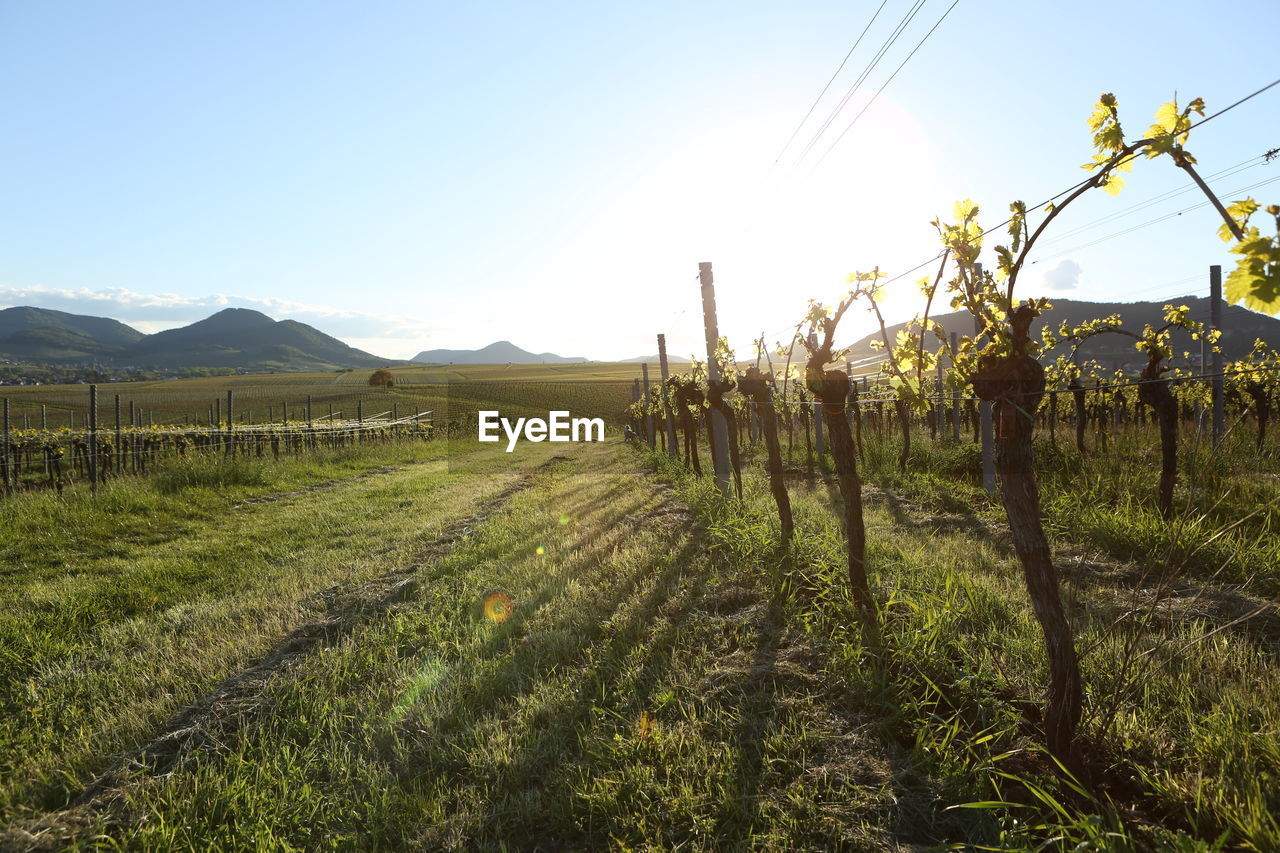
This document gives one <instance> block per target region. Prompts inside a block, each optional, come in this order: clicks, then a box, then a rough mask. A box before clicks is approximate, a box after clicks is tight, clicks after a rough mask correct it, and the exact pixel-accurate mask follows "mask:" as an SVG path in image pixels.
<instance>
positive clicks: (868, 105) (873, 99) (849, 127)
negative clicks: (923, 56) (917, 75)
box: [809, 0, 960, 174]
mask: <svg viewBox="0 0 1280 853" xmlns="http://www.w3.org/2000/svg"><path fill="white" fill-rule="evenodd" d="M959 3H960V0H954V2H952V4H951V5H950V6H948V7H947V11H945V12H943V13H942V17H941V18H939V19H938V22H937V23H936V24H934V25H933V26H932V27H931V28H930V29H929V32H927V33H925V34H924V38H922V39H920V41H919V43H917V44H916V46H915V47H914V48H912V50H911V52H910V53H909V54H907V58H906V59H904V60H902V63H901V64H900V65H899V66H898V67H897V68H895V69H894V71H893V73H892V74H890V75H889V79H888V80H885V81H884V84H883V85H881V86H880V88H879V89H877V90H876V93H875V94H874V95H872V96H871V100H869V101H867V103H866V104H865V105H864V106H863V108H862V109H861V110H859V111H858V114H857V115H856V116H854V117H853V121H851V122H849V124H848V125H847V126H846V127H845V129H844V130H842V131H840V135H839V136H837V137H836V140H835V142H832V143H831V146H830V147H829V148H828V149H827V150H826V151H825V152H823V155H822V156H821V157H819V158H818V162H817V163H814V164H813V168H812V169H810V170H809V174H813V172H814V170H816V169H817V168H818V167H819V166H821V165H822V161H824V160H826V159H827V155H829V154H830V153H831V152H832V151H834V150H835V147H836V146H837V145H839V144H840V140H841V139H844V137H845V134H847V133H848V132H849V131H851V130H853V126H854V125H855V124H857V123H858V119H860V118H862V114H863V113H865V112H866V111H867V110H869V109H871V105H872V104H874V103H875V102H876V98H878V97H880V93H881V92H883V91H884V90H885V87H886V86H888V85H889V84H890V83H892V82H893V78H894V77H897V76H898V72H899V71H901V70H902V66H903V65H906V64H907V63H908V62H910V61H911V57H913V56H915V55H916V51H918V50H919V49H920V48H921V47H923V46H924V43H925V42H926V41H928V40H929V36H931V35H933V32H934V30H936V29H937V28H938V27H940V26H941V25H942V22H943V21H945V20H946V19H947V15H950V14H951V10H952V9H954V8H955V7H956V6H957V5H959Z"/></svg>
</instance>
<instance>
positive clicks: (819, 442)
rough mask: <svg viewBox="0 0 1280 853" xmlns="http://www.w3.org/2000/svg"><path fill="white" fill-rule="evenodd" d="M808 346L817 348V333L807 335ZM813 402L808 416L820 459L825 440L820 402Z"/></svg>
mask: <svg viewBox="0 0 1280 853" xmlns="http://www.w3.org/2000/svg"><path fill="white" fill-rule="evenodd" d="M809 346H810V347H812V348H813V349H815V350H816V349H817V348H818V336H817V334H811V335H809ZM822 367H823V369H826V365H825V364H824V365H823V366H822ZM813 403H814V404H813V405H812V406H810V407H809V417H810V419H811V420H812V421H813V449H814V451H815V452H816V453H817V454H818V458H819V459H821V458H822V455H823V454H824V453H825V452H826V450H827V442H826V439H825V436H824V434H823V431H822V427H823V423H822V421H823V417H822V404H821V403H820V402H818V401H817V400H816V399H815V400H814V401H813Z"/></svg>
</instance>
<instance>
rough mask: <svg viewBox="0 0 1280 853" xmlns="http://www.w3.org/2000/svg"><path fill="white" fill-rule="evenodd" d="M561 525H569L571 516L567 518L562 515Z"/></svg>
mask: <svg viewBox="0 0 1280 853" xmlns="http://www.w3.org/2000/svg"><path fill="white" fill-rule="evenodd" d="M560 523H561V524H568V523H569V516H567V515H562V516H560Z"/></svg>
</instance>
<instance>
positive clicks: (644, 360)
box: [620, 353, 693, 364]
mask: <svg viewBox="0 0 1280 853" xmlns="http://www.w3.org/2000/svg"><path fill="white" fill-rule="evenodd" d="M620 363H621V364H659V363H661V359H659V358H658V354H657V353H654V354H653V355H638V356H636V357H635V358H624V359H623V360H622V361H621V362H620ZM692 363H693V362H691V361H689V359H687V358H681V357H680V356H678V355H671V354H670V353H667V364H692Z"/></svg>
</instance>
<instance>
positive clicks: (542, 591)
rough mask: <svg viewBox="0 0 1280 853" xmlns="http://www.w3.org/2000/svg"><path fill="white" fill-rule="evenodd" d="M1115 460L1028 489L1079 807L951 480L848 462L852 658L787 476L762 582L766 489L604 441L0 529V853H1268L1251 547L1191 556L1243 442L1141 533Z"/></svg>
mask: <svg viewBox="0 0 1280 853" xmlns="http://www.w3.org/2000/svg"><path fill="white" fill-rule="evenodd" d="M1148 438H1149V437H1144V436H1142V435H1140V434H1138V433H1137V432H1135V434H1134V435H1133V436H1132V437H1131V439H1125V440H1124V441H1122V440H1121V439H1119V438H1117V439H1115V443H1114V444H1113V448H1112V449H1113V451H1114V455H1113V456H1102V455H1100V454H1094V455H1091V456H1090V457H1086V458H1085V459H1083V460H1082V459H1079V458H1078V457H1077V458H1075V459H1074V461H1073V460H1072V459H1071V458H1069V457H1070V454H1066V452H1065V451H1064V454H1063V459H1062V460H1061V461H1056V457H1054V456H1052V454H1051V453H1050V452H1049V451H1047V450H1046V451H1043V452H1042V454H1041V456H1042V459H1043V460H1044V463H1043V464H1044V467H1045V471H1044V473H1043V474H1042V477H1043V479H1044V482H1045V493H1046V501H1045V502H1046V507H1047V511H1048V513H1049V518H1048V522H1049V524H1050V527H1051V529H1052V530H1053V531H1054V533H1053V536H1054V540H1055V541H1054V545H1055V549H1056V555H1057V558H1058V562H1059V564H1060V566H1061V567H1062V571H1063V574H1064V577H1065V579H1066V587H1067V589H1066V594H1067V597H1068V600H1069V605H1070V609H1071V611H1072V614H1073V618H1074V620H1075V622H1076V624H1077V628H1078V630H1079V646H1080V648H1081V649H1082V650H1083V651H1084V668H1085V676H1086V683H1087V685H1088V687H1089V690H1090V699H1089V703H1088V709H1089V710H1088V717H1087V719H1086V721H1085V724H1084V733H1085V742H1086V744H1087V752H1088V754H1089V762H1090V766H1091V767H1093V768H1094V769H1095V771H1096V772H1097V774H1098V779H1097V780H1095V782H1096V783H1097V784H1095V785H1093V786H1092V787H1091V789H1090V792H1089V793H1087V794H1086V793H1084V792H1083V791H1076V790H1073V789H1072V786H1071V785H1070V784H1069V783H1067V782H1064V781H1063V780H1062V779H1061V778H1060V776H1059V775H1058V774H1056V773H1055V772H1053V766H1052V764H1051V760H1050V759H1049V758H1048V757H1047V756H1046V755H1045V753H1043V752H1042V751H1041V750H1039V749H1038V748H1037V747H1036V743H1037V736H1036V731H1035V723H1036V719H1035V715H1036V713H1037V709H1038V704H1039V699H1040V690H1041V688H1040V685H1041V684H1042V682H1043V669H1044V661H1043V651H1042V648H1041V645H1040V640H1039V635H1038V628H1037V627H1036V624H1035V622H1034V620H1033V619H1032V617H1031V614H1030V609H1029V607H1028V605H1027V603H1026V593H1025V590H1024V589H1023V587H1022V582H1021V577H1020V574H1019V570H1018V567H1017V562H1016V560H1015V559H1014V557H1013V555H1012V553H1011V549H1010V547H1009V544H1008V541H1007V534H1005V533H1004V532H1003V527H1002V526H1001V514H1000V513H999V511H998V510H997V509H996V508H995V507H994V506H993V505H992V504H991V503H990V501H988V500H987V499H985V497H983V495H982V493H981V489H980V484H979V481H978V480H977V478H976V471H975V470H974V468H973V457H972V454H971V453H970V452H969V451H968V450H967V449H965V448H964V447H954V446H951V445H949V444H947V443H945V442H939V443H937V444H934V443H931V442H929V441H928V440H927V439H926V438H921V439H920V440H918V441H917V449H916V456H915V457H913V462H912V465H911V467H910V469H909V471H908V472H907V473H905V474H904V473H901V472H898V471H897V468H896V465H895V463H894V453H895V451H894V447H893V442H892V440H890V439H886V440H884V441H881V440H880V439H879V438H878V437H877V436H876V435H875V434H874V433H873V432H871V431H868V434H867V439H868V441H867V444H868V448H867V458H866V460H865V466H864V467H865V470H866V473H867V477H868V480H869V485H868V489H867V499H868V524H869V542H870V552H869V559H870V564H871V571H872V577H873V585H874V589H875V591H876V595H877V598H878V600H879V602H880V607H881V618H880V623H881V628H880V630H879V631H878V632H877V633H876V634H875V635H867V634H864V633H863V632H862V631H860V630H859V629H858V628H857V627H856V625H857V622H856V617H855V616H854V613H853V610H852V607H851V604H850V602H849V599H848V594H847V585H846V583H845V582H844V581H843V574H842V572H843V568H842V554H843V542H842V534H841V531H840V528H839V522H838V520H837V516H836V515H835V513H833V511H832V509H833V506H832V502H833V500H837V499H838V498H836V497H835V493H834V486H832V485H830V484H829V483H828V482H827V481H826V480H825V478H824V476H823V469H822V465H818V466H817V468H816V470H815V472H814V474H813V475H812V476H809V475H807V474H806V473H805V467H806V466H805V462H806V460H805V459H804V458H803V457H802V455H801V454H800V447H801V446H802V443H801V441H799V440H797V441H796V442H795V447H794V448H793V457H792V463H791V465H792V467H791V476H790V479H791V482H792V486H791V493H792V499H793V501H794V502H795V507H796V516H797V524H798V529H799V533H800V535H799V536H798V538H797V542H796V545H795V547H794V548H793V549H792V551H791V552H790V553H788V554H783V553H781V552H779V550H778V548H777V529H776V526H777V522H776V519H775V517H774V515H773V507H772V499H771V497H770V495H769V492H768V489H767V484H766V483H765V481H764V480H763V478H762V476H761V475H760V473H759V472H758V470H757V469H749V470H748V473H747V476H746V483H745V486H746V500H745V501H744V502H743V503H741V504H739V503H737V502H736V501H731V502H726V501H724V500H723V499H722V498H720V496H719V494H718V492H717V491H716V490H715V489H714V487H713V486H712V484H711V483H710V482H709V481H708V480H706V479H703V480H699V479H697V478H694V477H691V476H690V475H688V474H687V473H686V472H684V471H683V469H681V468H679V467H677V466H674V465H672V464H670V463H669V462H668V460H667V459H666V457H665V456H663V455H662V454H661V453H658V454H654V455H652V456H651V455H650V454H649V453H647V452H646V451H643V450H641V449H638V448H633V447H627V446H624V445H623V444H622V443H621V442H618V441H616V440H614V441H611V442H609V443H606V444H603V445H599V444H583V445H563V444H561V445H549V444H545V443H544V444H527V445H524V446H522V447H521V448H520V449H519V450H518V451H517V452H516V453H514V454H505V453H503V452H501V450H500V449H490V448H489V447H486V448H485V449H484V450H483V451H472V452H467V453H462V454H458V453H457V452H456V450H457V447H456V445H455V447H454V448H453V450H454V451H455V452H454V455H452V456H451V457H450V458H449V459H448V460H446V458H445V454H446V450H445V446H444V444H443V443H441V442H421V441H415V442H405V443H399V444H396V443H392V444H386V445H371V446H365V447H352V448H345V449H341V450H333V451H321V452H318V453H315V454H311V455H308V456H303V457H299V458H286V459H282V460H278V461H277V460H271V459H263V460H260V459H249V460H240V461H238V462H236V463H226V462H219V461H216V460H212V459H205V458H193V459H188V460H177V461H173V462H171V463H169V464H168V465H167V466H166V467H164V468H163V470H161V471H159V472H155V473H153V474H152V475H151V476H150V477H147V478H125V479H121V480H116V481H112V482H109V483H108V484H106V486H105V487H104V488H103V491H102V493H101V494H100V495H99V496H98V498H97V500H96V501H95V500H93V499H91V498H90V496H89V495H88V494H87V491H86V490H85V489H84V488H83V487H82V486H76V487H74V488H71V489H69V490H68V491H67V492H66V493H65V494H64V495H62V496H57V495H55V494H52V493H46V494H29V495H20V496H17V497H14V498H12V499H9V500H7V501H4V502H0V565H3V566H4V580H5V583H4V584H3V586H2V587H0V602H2V603H3V607H2V608H0V707H3V708H4V709H5V710H4V714H3V717H2V718H0V768H3V772H2V773H0V826H3V827H5V828H4V829H3V830H0V833H2V834H0V849H63V848H67V847H95V846H101V847H107V848H127V849H201V850H242V849H281V850H303V849H306V850H310V849H403V848H422V849H476V848H482V849H503V848H506V849H545V850H552V849H619V850H640V849H664V850H665V849H673V848H680V849H703V850H724V849H770V850H794V849H876V850H905V849H934V848H936V847H938V846H945V845H957V846H959V847H960V848H963V849H973V848H974V847H976V846H978V845H985V846H987V847H990V848H994V849H1011V850H1017V849H1034V848H1036V847H1037V845H1040V844H1043V843H1045V842H1050V843H1049V848H1050V849H1068V848H1070V849H1153V848H1154V849H1181V850H1216V849H1224V847H1225V848H1233V849H1253V850H1272V849H1277V847H1280V826H1277V819H1276V814H1277V813H1280V795H1278V794H1277V792H1278V791H1280V785H1277V784H1276V782H1277V779H1278V778H1280V677H1278V676H1280V672H1278V671H1277V670H1278V669H1280V660H1278V658H1277V651H1278V650H1280V649H1278V647H1277V643H1278V642H1280V627H1278V626H1280V611H1278V610H1277V608H1276V604H1275V601H1274V600H1273V599H1271V598H1270V597H1271V596H1274V595H1275V588H1276V572H1277V569H1276V565H1277V562H1280V561H1276V560H1275V557H1274V555H1275V554H1276V547H1277V546H1276V542H1277V539H1280V537H1277V536H1276V529H1275V524H1276V521H1275V516H1274V513H1269V512H1268V513H1259V514H1255V515H1254V516H1252V517H1250V518H1248V519H1247V520H1246V521H1244V522H1243V523H1242V524H1241V526H1240V527H1239V528H1237V529H1235V530H1225V528H1226V526H1227V524H1226V523H1224V521H1225V520H1226V519H1230V518H1232V517H1233V516H1238V515H1240V514H1241V513H1239V512H1238V510H1239V509H1240V508H1241V507H1244V506H1253V505H1259V506H1271V507H1274V504H1275V501H1276V499H1277V496H1278V494H1280V487H1277V480H1276V478H1274V477H1271V478H1259V477H1257V476H1250V472H1256V471H1257V470H1258V469H1259V467H1260V466H1261V467H1263V468H1266V466H1271V468H1270V470H1274V461H1275V460H1274V458H1273V457H1267V458H1264V459H1262V460H1259V459H1257V458H1256V457H1254V456H1252V455H1251V454H1250V453H1248V452H1247V450H1248V445H1247V442H1246V441H1245V439H1244V437H1243V436H1242V437H1240V439H1239V442H1238V444H1237V445H1232V446H1231V447H1230V448H1229V452H1228V453H1227V455H1226V456H1224V457H1223V458H1224V459H1226V460H1228V461H1227V462H1226V463H1221V464H1218V465H1216V466H1215V467H1214V469H1213V470H1214V473H1213V478H1214V479H1213V480H1212V482H1210V481H1208V480H1205V479H1204V478H1203V477H1202V478H1199V479H1196V480H1193V482H1195V483H1198V484H1200V485H1201V486H1202V487H1203V488H1204V490H1205V492H1206V494H1208V493H1209V489H1208V486H1210V485H1212V487H1213V492H1212V493H1213V494H1214V495H1215V496H1216V497H1215V498H1214V499H1213V500H1208V499H1205V502H1204V504H1203V507H1204V508H1205V509H1211V511H1209V512H1204V511H1201V512H1189V513H1188V518H1189V519H1190V520H1189V521H1188V522H1187V523H1186V524H1184V525H1183V526H1182V527H1181V528H1179V530H1180V532H1179V533H1177V534H1176V535H1174V534H1171V533H1170V531H1169V530H1168V529H1162V528H1160V526H1159V525H1158V524H1157V523H1156V522H1155V521H1154V520H1153V516H1152V513H1151V511H1150V509H1149V506H1150V500H1149V499H1148V498H1146V497H1145V492H1144V491H1143V490H1144V489H1145V488H1146V486H1145V485H1144V483H1143V481H1142V480H1141V472H1142V471H1143V470H1144V468H1143V465H1142V464H1141V460H1142V459H1144V458H1145V455H1146V454H1148V453H1149V450H1148V447H1147V445H1148V443H1149V442H1148V440H1147V439H1148ZM1125 441H1129V444H1125V443H1124V442H1125ZM704 451H705V448H704ZM1196 452H1199V451H1197V450H1194V449H1193V448H1189V449H1188V453H1190V454H1194V453H1196ZM1188 461H1189V462H1190V461H1194V459H1190V458H1189V460H1188ZM446 462H447V464H446ZM1055 466H1056V467H1055ZM1202 468H1203V466H1202ZM1122 471H1133V472H1135V473H1134V474H1133V476H1132V477H1131V478H1130V479H1127V480H1126V479H1123V478H1121V479H1118V480H1117V479H1116V477H1117V472H1122ZM1055 472H1056V473H1055ZM1068 475H1070V476H1068ZM1206 476H1207V475H1206ZM1223 495H1226V496H1227V497H1226V499H1225V500H1217V498H1218V497H1221V496H1223ZM1126 496H1127V497H1126ZM1184 498H1185V500H1186V501H1187V502H1189V503H1188V505H1189V506H1192V507H1201V506H1202V504H1201V503H1200V502H1199V501H1200V500H1201V499H1200V498H1197V497H1196V496H1195V495H1194V494H1192V495H1186V496H1184ZM1215 501H1216V504H1215ZM1201 516H1204V517H1203V518H1201ZM1196 519H1199V520H1196ZM1192 522H1194V523H1192ZM1103 533H1105V534H1106V535H1105V536H1103V535H1101V534H1103ZM1215 548H1217V549H1219V550H1217V551H1214V549H1215ZM1179 549H1181V550H1179ZM1223 549H1225V550H1223ZM1206 552H1211V553H1213V554H1217V555H1218V556H1214V557H1213V559H1208V558H1205V557H1204V554H1205V553H1206ZM1223 555H1225V559H1226V562H1227V563H1228V564H1229V566H1230V572H1226V571H1215V568H1214V566H1215V563H1214V561H1215V560H1218V559H1219V557H1222V556H1223ZM1268 561H1270V562H1268ZM494 592H498V593H500V594H501V595H500V596H499V597H497V598H493V599H491V602H493V603H496V604H495V606H493V607H491V609H490V610H489V611H488V613H486V609H485V607H484V606H483V603H484V601H485V600H486V597H487V596H490V595H492V594H493V593H494ZM502 596H506V597H507V598H503V597H502ZM507 600H509V601H510V602H511V607H510V610H509V611H507V610H505V607H506V601H507ZM507 612H509V614H510V615H509V618H506V619H505V620H499V619H496V618H491V617H501V616H503V615H505V614H506V613H507ZM1242 617H1247V618H1242ZM1053 839H1058V840H1057V841H1053ZM1078 844H1080V845H1084V846H1079V847H1078V846H1076V845H1078Z"/></svg>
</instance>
